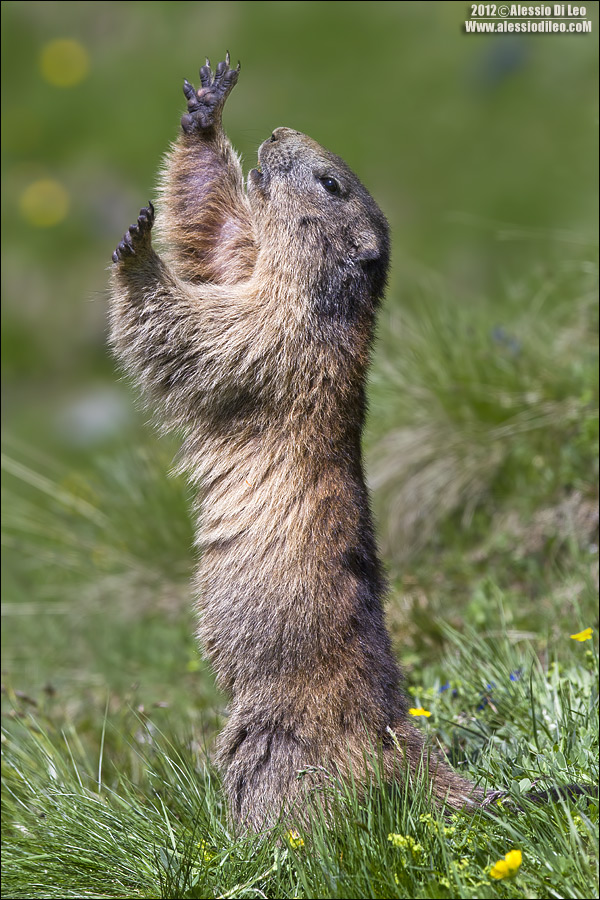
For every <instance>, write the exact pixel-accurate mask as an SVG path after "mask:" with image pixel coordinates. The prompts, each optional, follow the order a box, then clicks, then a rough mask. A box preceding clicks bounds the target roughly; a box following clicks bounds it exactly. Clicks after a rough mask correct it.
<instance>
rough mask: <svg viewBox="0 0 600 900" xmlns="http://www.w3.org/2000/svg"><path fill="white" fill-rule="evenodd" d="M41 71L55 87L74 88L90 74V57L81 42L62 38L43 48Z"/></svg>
mask: <svg viewBox="0 0 600 900" xmlns="http://www.w3.org/2000/svg"><path fill="white" fill-rule="evenodd" d="M40 69H41V72H42V76H43V77H44V78H45V80H46V81H48V82H49V83H50V84H53V85H54V86H55V87H73V86H74V85H76V84H79V83H80V82H81V81H83V79H84V78H85V77H86V75H87V73H88V72H89V69H90V56H89V53H88V52H87V50H86V49H85V47H84V46H83V44H80V43H79V41H75V40H72V39H70V38H61V39H59V40H56V41H50V42H49V43H47V44H45V45H44V47H42V53H41V56H40Z"/></svg>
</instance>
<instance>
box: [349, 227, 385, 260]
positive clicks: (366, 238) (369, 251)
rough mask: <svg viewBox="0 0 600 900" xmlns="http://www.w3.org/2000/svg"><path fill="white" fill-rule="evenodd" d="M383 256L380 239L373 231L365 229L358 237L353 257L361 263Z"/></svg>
mask: <svg viewBox="0 0 600 900" xmlns="http://www.w3.org/2000/svg"><path fill="white" fill-rule="evenodd" d="M380 256H381V247H380V241H378V240H377V235H375V234H373V232H369V231H366V232H365V231H363V232H361V233H360V234H359V235H358V237H357V238H356V242H355V244H354V247H353V252H352V258H353V259H355V260H356V262H359V263H368V262H375V260H376V259H379V257H380Z"/></svg>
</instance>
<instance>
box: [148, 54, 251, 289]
mask: <svg viewBox="0 0 600 900" xmlns="http://www.w3.org/2000/svg"><path fill="white" fill-rule="evenodd" d="M238 72H239V66H238V68H235V69H232V68H230V66H229V54H228V55H227V59H226V60H225V61H224V62H220V63H219V64H218V66H217V68H216V70H215V72H214V74H213V72H212V70H211V68H210V65H209V63H208V60H207V63H206V65H205V66H202V68H201V69H200V88H199V89H198V90H195V88H194V87H193V86H192V85H191V84H190V82H189V81H187V80H186V81H184V84H183V92H184V94H185V96H186V99H187V106H188V111H187V113H186V114H185V115H184V116H183V117H182V119H181V127H182V132H181V134H180V135H179V138H178V139H177V142H176V143H175V145H174V147H173V149H172V151H171V153H170V155H169V157H168V159H167V166H166V168H165V172H164V176H163V184H162V193H163V200H164V204H165V211H164V217H162V216H161V222H160V226H161V230H162V233H163V234H164V236H165V238H166V240H167V242H168V243H169V245H170V248H171V251H172V260H173V262H174V264H175V267H176V270H177V274H178V275H179V276H180V277H181V278H183V279H184V280H187V281H192V282H195V283H199V282H203V281H212V282H215V283H217V284H235V283H236V282H238V281H241V280H243V279H245V278H247V277H248V276H249V275H250V274H251V271H252V268H253V266H254V261H255V258H256V247H255V242H254V227H253V220H252V216H251V214H250V210H249V207H248V202H247V199H246V196H245V194H244V186H243V177H242V169H241V166H240V162H239V159H238V157H237V155H236V153H235V151H234V150H233V148H232V146H231V144H230V142H229V140H228V138H227V136H226V135H225V133H224V131H223V127H222V124H221V118H222V113H223V106H224V105H225V101H226V99H227V97H228V96H229V93H230V92H231V90H232V89H233V87H234V85H235V83H236V81H237V78H238Z"/></svg>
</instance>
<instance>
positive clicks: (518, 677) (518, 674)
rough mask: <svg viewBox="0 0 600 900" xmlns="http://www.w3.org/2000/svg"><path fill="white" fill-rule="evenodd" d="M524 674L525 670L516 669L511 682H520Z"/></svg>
mask: <svg viewBox="0 0 600 900" xmlns="http://www.w3.org/2000/svg"><path fill="white" fill-rule="evenodd" d="M522 674H523V669H515V670H514V672H511V673H510V680H511V681H520V680H521V675H522Z"/></svg>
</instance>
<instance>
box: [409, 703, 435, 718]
mask: <svg viewBox="0 0 600 900" xmlns="http://www.w3.org/2000/svg"><path fill="white" fill-rule="evenodd" d="M408 712H409V715H411V716H427V718H429V716H430V715H431V713H430V712H429V710H427V709H423V707H422V706H417V707H414V706H413V707H411V708H410V709H409V711H408Z"/></svg>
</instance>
